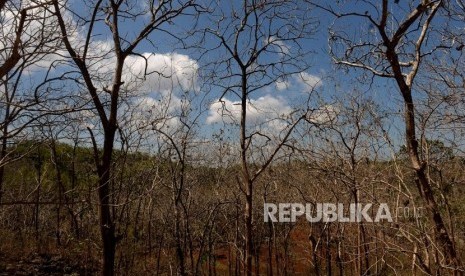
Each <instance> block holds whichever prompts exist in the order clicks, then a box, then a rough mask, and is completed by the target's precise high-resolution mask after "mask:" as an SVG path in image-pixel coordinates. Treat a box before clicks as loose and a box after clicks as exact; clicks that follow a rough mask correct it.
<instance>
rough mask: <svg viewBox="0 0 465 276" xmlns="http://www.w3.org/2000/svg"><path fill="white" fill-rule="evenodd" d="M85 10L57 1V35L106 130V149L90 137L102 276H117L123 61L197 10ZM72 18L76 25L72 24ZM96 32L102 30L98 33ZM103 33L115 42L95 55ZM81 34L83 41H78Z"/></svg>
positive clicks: (114, 6) (176, 5)
mask: <svg viewBox="0 0 465 276" xmlns="http://www.w3.org/2000/svg"><path fill="white" fill-rule="evenodd" d="M85 5H86V6H87V7H88V10H87V11H85V12H84V14H80V12H79V10H81V9H82V7H81V6H73V4H72V3H67V2H62V1H58V0H54V1H53V6H54V11H55V14H56V18H57V21H58V26H59V30H60V32H61V35H62V38H63V43H64V45H65V47H66V51H67V53H68V54H69V57H70V58H71V61H72V62H71V64H72V65H73V66H74V67H75V68H77V70H78V72H79V76H80V78H82V79H83V81H84V83H82V85H83V87H85V89H86V90H87V92H88V94H89V95H90V98H91V100H92V102H93V105H94V108H95V110H96V112H97V114H98V118H99V120H100V124H101V128H102V129H103V137H102V139H101V140H102V142H103V145H102V147H99V146H98V143H99V142H100V139H99V138H98V137H96V136H95V135H94V133H93V132H92V131H91V130H90V128H89V131H90V133H91V138H92V144H93V147H94V159H95V165H96V168H97V173H98V177H99V181H98V186H97V191H98V197H99V209H100V210H99V211H100V231H101V238H102V242H103V269H102V272H103V275H114V262H115V251H116V244H117V240H118V237H117V234H116V231H115V218H114V212H115V211H114V207H113V205H112V192H111V191H112V188H113V187H112V186H113V185H112V184H113V179H112V160H113V159H112V157H113V151H114V143H115V136H116V132H117V130H118V127H119V125H118V108H119V102H120V97H121V93H122V90H123V89H124V74H125V73H126V72H125V60H126V59H127V58H128V57H129V56H132V55H135V56H139V57H141V55H140V54H137V52H136V49H137V47H138V46H139V44H141V43H142V41H144V40H147V39H148V38H149V37H150V36H151V34H152V33H154V32H155V31H157V30H159V31H160V32H163V31H166V30H164V27H165V25H167V24H170V23H171V22H173V20H175V19H176V18H177V17H179V16H181V15H184V14H185V13H186V12H187V11H188V10H189V9H190V8H191V7H195V6H196V4H195V3H194V1H192V0H187V1H176V2H173V1H144V3H140V1H130V0H127V1H126V0H97V1H90V2H86V4H85ZM86 12H89V13H86ZM73 15H74V16H73ZM70 18H71V20H75V22H73V21H71V22H69V20H70ZM128 21H131V22H132V23H131V24H133V25H134V26H137V27H134V28H132V27H131V28H130V29H127V28H126V27H127V26H124V24H121V23H123V22H128ZM102 22H104V24H105V26H103V24H102ZM69 23H71V26H70V25H69ZM77 26H79V27H77ZM77 28H79V30H77ZM97 28H99V30H98V31H97ZM104 28H106V30H107V31H108V34H109V35H110V36H111V42H108V43H109V44H110V45H111V46H109V48H108V49H107V48H105V49H103V50H102V51H101V52H100V53H96V52H95V49H94V47H98V45H101V44H104V43H105V42H104V41H98V36H96V33H97V32H101V31H103V29H104ZM83 30H84V35H80V33H81V32H82V31H83ZM78 32H79V33H78ZM96 64H97V65H96ZM96 66H97V67H105V66H108V67H110V68H112V69H110V70H108V71H107V72H105V73H106V79H108V76H110V78H111V79H112V80H111V81H110V83H109V84H108V85H106V84H105V77H103V76H102V75H99V74H98V73H97V72H96V70H98V69H101V68H97V69H96Z"/></svg>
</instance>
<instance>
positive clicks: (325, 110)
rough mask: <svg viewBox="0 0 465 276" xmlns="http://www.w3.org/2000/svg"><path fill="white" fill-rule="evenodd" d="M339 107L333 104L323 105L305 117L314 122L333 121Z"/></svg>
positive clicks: (326, 122) (324, 122)
mask: <svg viewBox="0 0 465 276" xmlns="http://www.w3.org/2000/svg"><path fill="white" fill-rule="evenodd" d="M339 112H340V109H339V108H338V107H337V106H334V105H323V106H321V107H319V108H318V109H316V110H315V111H314V112H312V113H311V114H309V115H308V117H307V119H308V120H309V121H310V122H313V123H316V124H328V123H331V122H333V121H334V120H335V119H336V118H337V115H338V114H339Z"/></svg>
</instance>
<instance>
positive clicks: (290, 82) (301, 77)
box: [274, 72, 323, 93]
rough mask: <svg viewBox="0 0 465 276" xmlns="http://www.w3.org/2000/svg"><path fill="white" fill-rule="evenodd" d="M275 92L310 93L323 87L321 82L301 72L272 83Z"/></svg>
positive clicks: (316, 77)
mask: <svg viewBox="0 0 465 276" xmlns="http://www.w3.org/2000/svg"><path fill="white" fill-rule="evenodd" d="M274 85H275V87H276V90H278V91H284V90H287V89H294V90H296V91H299V92H304V93H307V92H311V91H313V90H314V89H316V88H318V87H321V86H322V85H323V80H322V79H321V78H320V77H318V76H316V75H312V74H310V73H307V72H301V73H297V74H294V75H292V76H289V77H288V78H286V79H285V80H284V79H278V80H277V81H275V83H274Z"/></svg>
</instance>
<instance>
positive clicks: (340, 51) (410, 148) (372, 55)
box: [315, 0, 461, 269]
mask: <svg viewBox="0 0 465 276" xmlns="http://www.w3.org/2000/svg"><path fill="white" fill-rule="evenodd" d="M315 5H317V6H318V7H320V8H322V9H324V10H326V11H328V12H330V13H331V14H333V15H334V16H336V18H337V19H336V23H335V24H334V25H333V28H332V29H331V30H330V38H329V41H330V53H331V55H332V57H333V60H334V61H335V63H337V64H339V65H342V66H348V67H353V68H361V69H363V70H366V71H368V72H371V73H372V74H373V75H375V76H379V77H384V78H391V79H394V80H395V82H396V84H397V87H398V89H399V91H400V93H401V96H402V98H403V101H404V116H403V117H404V122H405V138H406V140H405V141H406V146H407V152H408V155H409V158H410V161H411V166H412V168H413V170H414V171H415V175H416V177H417V179H418V180H417V181H418V183H419V186H418V187H419V193H420V194H421V196H422V197H423V199H424V202H425V204H426V206H427V209H428V211H429V214H430V215H431V218H432V220H433V223H434V225H435V228H436V239H437V241H438V243H439V245H440V246H441V247H442V248H443V253H444V254H445V260H446V261H445V263H444V266H446V267H448V266H449V265H452V266H453V267H454V269H458V268H459V267H460V263H461V262H460V258H459V257H458V254H457V251H456V249H455V245H454V242H453V239H452V238H451V236H450V234H449V231H448V229H447V227H446V224H445V221H444V218H443V216H442V215H441V212H440V209H439V206H438V203H437V199H436V197H435V195H434V192H433V189H432V186H431V181H430V179H429V178H428V176H427V175H426V173H425V169H426V167H427V163H426V160H425V159H423V158H422V157H421V155H420V153H419V150H418V145H419V143H418V137H417V134H416V128H417V125H416V122H415V119H416V117H415V100H414V96H413V92H414V84H415V79H416V77H417V75H418V73H419V71H421V70H420V69H421V64H422V62H423V60H424V59H426V57H427V56H428V55H429V54H431V52H434V51H435V50H436V49H437V48H439V47H441V45H440V44H439V43H440V42H439V43H438V44H436V45H428V46H427V47H426V46H425V44H426V41H427V40H428V37H429V36H431V31H430V30H431V28H432V24H433V19H435V17H437V16H438V13H439V12H440V10H441V8H442V7H443V6H444V5H445V1H415V2H412V3H410V2H409V3H403V2H402V3H397V4H394V6H393V3H392V2H390V1H388V0H383V1H382V2H381V3H379V4H371V3H369V2H364V7H363V8H364V9H365V10H363V11H359V10H354V11H347V10H344V11H343V12H339V11H338V8H336V7H334V6H331V5H325V4H319V3H315ZM397 7H399V8H397ZM400 7H402V9H401V8H400ZM391 9H396V10H398V12H391ZM341 10H343V9H342V8H341ZM349 18H352V19H353V20H354V21H353V22H362V23H363V24H364V26H366V27H365V29H364V30H363V31H362V36H360V37H361V39H354V38H353V36H352V35H351V34H350V33H347V32H345V31H344V32H343V31H341V29H339V27H340V26H341V25H339V24H341V23H342V24H346V25H345V26H347V24H348V21H347V20H348V19H349ZM343 22H344V23H343ZM353 22H352V24H353ZM352 31H354V32H356V31H359V30H358V29H353V30H352Z"/></svg>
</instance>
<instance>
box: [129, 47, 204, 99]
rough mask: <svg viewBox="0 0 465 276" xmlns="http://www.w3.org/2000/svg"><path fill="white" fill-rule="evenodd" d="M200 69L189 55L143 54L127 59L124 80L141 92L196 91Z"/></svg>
mask: <svg viewBox="0 0 465 276" xmlns="http://www.w3.org/2000/svg"><path fill="white" fill-rule="evenodd" d="M198 68H199V65H198V64H197V62H196V61H195V60H193V59H191V58H190V57H189V56H187V55H182V54H178V53H167V54H153V53H143V54H142V55H141V56H130V57H128V58H127V59H126V63H125V72H126V74H125V75H124V76H123V79H124V81H125V83H127V84H131V83H132V84H137V85H139V87H138V89H139V90H141V92H160V91H172V90H176V89H180V90H195V89H197V87H196V85H197V71H198Z"/></svg>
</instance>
